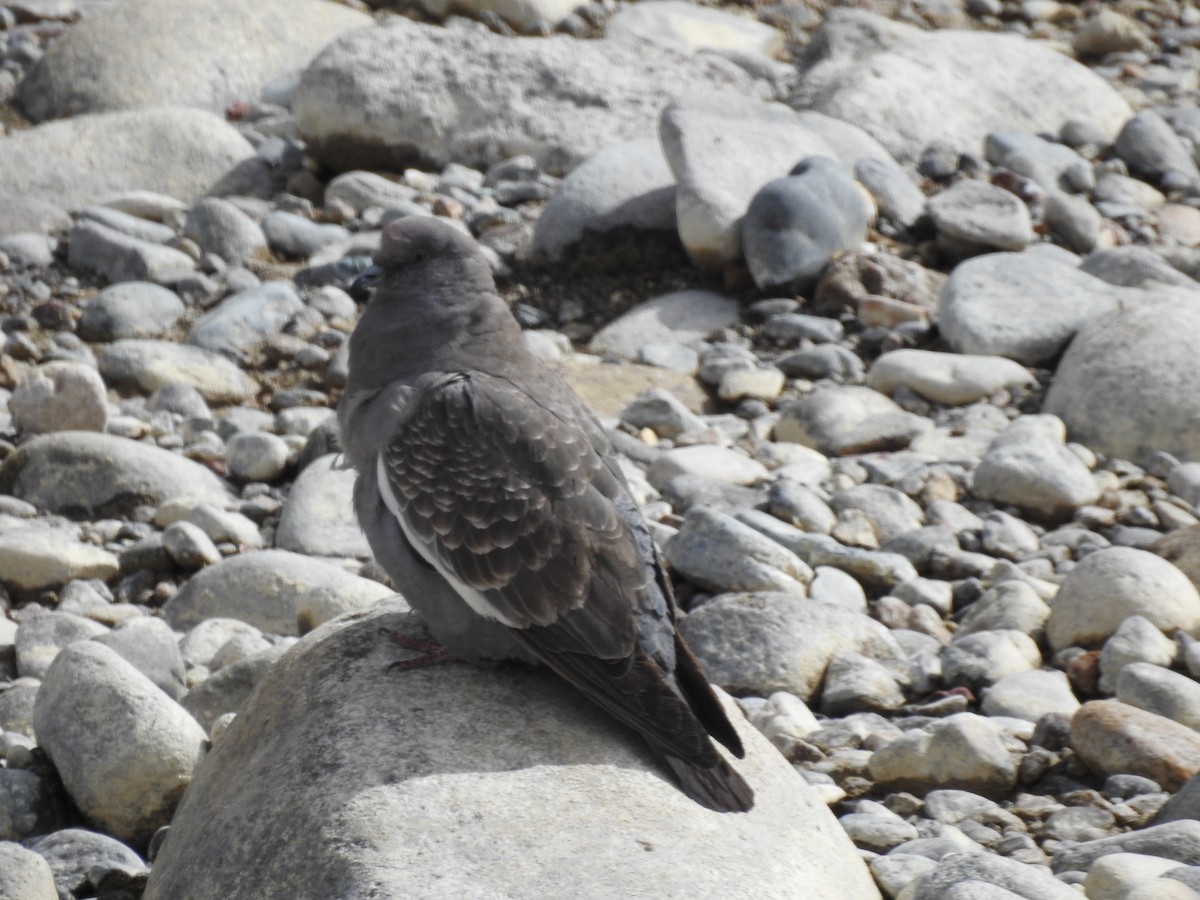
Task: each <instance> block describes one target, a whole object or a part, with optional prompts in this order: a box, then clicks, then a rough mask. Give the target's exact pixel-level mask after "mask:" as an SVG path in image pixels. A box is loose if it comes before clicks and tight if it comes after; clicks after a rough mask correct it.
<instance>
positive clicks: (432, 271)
mask: <svg viewBox="0 0 1200 900" xmlns="http://www.w3.org/2000/svg"><path fill="white" fill-rule="evenodd" d="M443 285H445V286H451V285H453V286H457V287H459V288H460V289H470V288H473V287H474V288H479V289H483V290H491V289H493V288H494V282H493V280H492V271H491V267H490V266H489V265H488V262H487V259H486V258H485V257H484V255H483V252H482V251H481V250H480V249H479V245H478V244H476V243H475V240H474V239H473V238H472V237H471V236H470V235H468V234H466V233H464V232H463V231H461V230H459V229H458V228H455V227H454V226H452V225H449V224H447V223H446V222H443V221H441V220H440V219H435V218H427V217H424V216H419V217H418V216H409V217H406V218H403V219H397V220H396V221H394V222H392V223H391V224H389V225H388V226H387V227H386V228H385V229H383V237H382V238H381V240H380V244H379V250H378V251H377V252H376V253H375V265H373V266H371V268H369V269H367V270H366V271H365V272H363V273H362V274H361V275H360V276H359V277H358V278H357V279H355V281H354V284H353V285H351V287H350V296H352V297H353V298H354V299H355V300H358V301H360V302H362V301H365V300H368V299H369V298H370V297H371V295H372V293H374V292H375V290H376V289H377V288H391V289H393V290H395V291H399V292H401V293H403V292H404V291H405V289H406V288H408V289H418V290H420V289H431V288H436V287H439V286H443ZM388 293H389V294H390V293H391V292H390V291H389V292H388Z"/></svg>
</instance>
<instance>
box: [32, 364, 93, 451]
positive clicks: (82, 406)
mask: <svg viewBox="0 0 1200 900" xmlns="http://www.w3.org/2000/svg"><path fill="white" fill-rule="evenodd" d="M8 405H9V410H10V411H11V412H12V417H13V424H14V425H16V426H17V430H18V431H19V432H21V433H23V434H37V433H45V432H50V431H103V430H104V425H105V423H106V422H107V421H108V393H107V391H106V390H105V387H104V381H103V380H102V379H101V378H100V375H99V374H98V373H97V372H96V370H95V369H93V368H92V367H91V366H86V365H83V364H82V363H75V362H50V363H46V364H45V365H42V366H39V367H38V368H36V369H34V370H33V371H32V372H30V373H29V374H28V375H26V376H25V377H24V378H22V379H21V383H20V384H18V385H17V388H16V390H14V391H13V393H12V397H11V398H10V399H9V403H8Z"/></svg>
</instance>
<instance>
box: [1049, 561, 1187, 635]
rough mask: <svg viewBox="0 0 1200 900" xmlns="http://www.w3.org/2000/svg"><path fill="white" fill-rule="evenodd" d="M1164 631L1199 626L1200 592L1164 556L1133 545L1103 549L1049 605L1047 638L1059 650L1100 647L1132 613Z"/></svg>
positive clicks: (1075, 571)
mask: <svg viewBox="0 0 1200 900" xmlns="http://www.w3.org/2000/svg"><path fill="white" fill-rule="evenodd" d="M1135 615H1140V616H1144V617H1145V618H1146V619H1148V620H1149V621H1150V622H1152V623H1153V624H1154V625H1156V626H1158V627H1159V628H1160V629H1162V630H1163V631H1173V630H1174V629H1177V628H1181V629H1183V630H1185V631H1191V630H1192V629H1194V628H1196V627H1197V626H1200V594H1198V593H1197V592H1196V588H1195V586H1194V585H1193V584H1192V583H1191V582H1190V581H1188V579H1187V576H1185V575H1184V574H1183V573H1182V572H1180V571H1179V569H1177V568H1175V566H1173V565H1171V564H1170V563H1169V562H1167V561H1166V560H1165V559H1162V558H1161V557H1158V556H1155V555H1154V554H1153V553H1147V552H1146V551H1145V550H1135V549H1133V548H1131V547H1110V548H1109V549H1106V550H1098V551H1096V552H1095V553H1091V554H1089V555H1087V556H1086V557H1084V558H1083V559H1082V560H1080V562H1079V564H1078V565H1077V566H1076V567H1075V568H1074V569H1072V570H1071V571H1070V572H1069V573H1068V574H1067V577H1066V578H1065V579H1064V580H1063V583H1062V586H1061V588H1059V591H1058V596H1056V597H1055V598H1054V603H1053V604H1052V605H1051V607H1050V618H1049V619H1047V621H1046V637H1047V639H1048V640H1049V642H1050V646H1051V647H1053V648H1054V649H1055V650H1061V649H1062V648H1063V647H1069V646H1071V645H1072V644H1078V645H1080V646H1089V645H1095V644H1098V643H1099V642H1101V641H1103V640H1104V639H1105V638H1107V637H1108V636H1109V635H1111V634H1112V633H1113V632H1114V631H1116V630H1117V627H1118V626H1119V625H1120V624H1121V623H1122V622H1123V621H1125V619H1127V618H1128V617H1130V616H1135Z"/></svg>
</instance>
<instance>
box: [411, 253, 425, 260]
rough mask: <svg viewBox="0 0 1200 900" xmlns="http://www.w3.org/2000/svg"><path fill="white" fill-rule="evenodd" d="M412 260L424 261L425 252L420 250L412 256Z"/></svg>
mask: <svg viewBox="0 0 1200 900" xmlns="http://www.w3.org/2000/svg"><path fill="white" fill-rule="evenodd" d="M413 262H425V252H424V251H422V252H420V253H417V254H415V255H414V256H413Z"/></svg>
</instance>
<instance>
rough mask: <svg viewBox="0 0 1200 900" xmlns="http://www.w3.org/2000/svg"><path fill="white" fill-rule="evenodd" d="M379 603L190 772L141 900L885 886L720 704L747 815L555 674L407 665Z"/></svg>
mask: <svg viewBox="0 0 1200 900" xmlns="http://www.w3.org/2000/svg"><path fill="white" fill-rule="evenodd" d="M381 629H388V630H397V631H400V632H403V633H406V634H414V633H420V631H419V628H418V624H417V621H416V620H415V618H412V617H407V616H404V615H402V614H398V613H397V612H396V611H395V609H394V608H393V607H391V606H390V605H385V606H380V607H378V608H376V609H375V610H373V611H370V612H363V613H358V614H354V615H350V616H345V617H342V618H341V619H338V620H337V621H336V622H331V623H329V624H328V625H326V626H324V627H322V628H320V629H318V630H317V631H315V632H313V633H312V634H310V635H309V636H308V637H306V638H305V639H304V640H302V641H301V642H300V643H299V644H298V645H297V646H296V647H294V648H293V649H292V650H291V651H290V652H289V653H288V654H287V655H286V656H285V657H283V658H282V659H281V660H280V661H279V662H278V663H276V665H275V668H274V669H273V671H272V672H271V673H270V675H268V676H267V678H266V680H265V681H264V682H263V683H262V684H261V685H260V686H259V688H258V690H257V691H256V693H255V694H254V696H253V697H252V698H251V700H250V702H249V703H248V705H247V706H246V707H245V708H244V709H243V710H242V712H241V713H240V714H239V715H238V717H237V718H236V719H235V720H234V722H233V724H232V725H231V726H230V727H229V729H228V730H227V731H225V732H224V734H223V735H222V736H221V737H220V738H219V739H218V741H217V743H216V746H215V747H214V749H213V751H212V753H211V754H209V756H208V757H207V758H206V759H205V761H204V763H203V764H202V766H201V767H200V770H199V771H198V772H197V775H196V778H195V780H194V781H193V783H192V786H191V788H190V790H189V791H188V794H187V796H186V797H185V798H184V800H183V802H182V804H181V805H180V808H179V810H178V812H177V813H176V816H175V819H174V821H173V823H172V826H171V831H170V833H169V834H168V836H167V840H166V842H165V843H164V844H163V847H162V849H161V851H160V852H159V855H158V857H157V859H156V861H155V865H154V868H153V871H152V872H151V876H150V883H149V885H148V887H147V890H146V894H145V897H146V900H164V898H174V897H181V896H187V897H189V898H191V900H209V898H212V900H216V898H220V900H239V898H258V897H263V896H268V895H269V896H288V897H291V898H294V900H305V898H327V897H338V898H341V900H359V898H364V900H365V898H368V897H380V896H389V897H422V898H425V900H438V898H455V900H458V898H483V897H579V896H596V890H597V886H598V885H603V886H604V887H603V890H604V894H605V895H606V896H614V897H617V896H626V897H647V896H653V897H689V898H696V897H728V896H741V897H745V896H758V897H783V896H802V897H813V898H817V897H827V898H834V897H836V898H839V900H858V898H878V896H879V894H878V891H877V890H876V888H875V886H874V884H873V883H872V881H871V878H870V876H869V874H868V872H867V869H866V867H865V866H864V864H863V863H862V861H861V860H860V859H859V857H858V853H857V851H856V850H855V849H854V847H853V846H852V845H851V843H850V841H849V839H848V838H847V837H846V836H845V834H844V833H843V832H842V830H841V829H840V828H839V827H838V825H837V823H836V822H835V821H834V819H833V817H832V816H831V815H830V814H829V812H828V810H827V809H826V807H825V804H824V803H822V802H821V800H820V799H819V798H818V797H817V796H816V794H815V793H814V792H813V791H812V790H811V789H810V788H809V787H808V786H807V785H806V784H805V783H804V781H803V780H802V779H800V778H799V776H797V775H796V773H795V771H794V770H793V769H792V767H791V766H790V765H789V764H788V763H787V761H786V760H784V758H783V757H782V756H780V755H779V754H778V753H777V752H776V751H775V750H774V748H773V747H772V746H771V745H770V744H769V743H768V742H767V741H766V739H765V738H763V737H761V736H760V735H759V734H758V733H757V732H755V731H754V729H753V728H752V727H750V726H749V724H748V723H747V722H746V721H745V720H744V719H743V718H742V716H741V715H740V713H738V712H737V710H736V709H733V708H732V704H731V708H730V712H731V715H732V717H733V719H734V721H735V722H736V723H737V727H738V731H739V733H740V735H741V737H742V740H743V741H744V742H745V743H746V745H747V748H748V754H747V758H746V759H744V760H742V761H739V762H738V763H737V766H738V769H739V771H741V772H742V773H743V775H745V777H746V778H747V780H748V781H749V782H750V784H751V785H752V786H753V787H754V790H755V792H756V795H757V801H756V805H755V808H754V810H753V811H752V812H750V813H746V814H734V813H714V812H711V811H709V810H706V809H704V808H702V807H700V806H698V805H697V804H695V803H694V802H692V801H691V800H689V799H688V798H687V797H686V796H685V795H684V794H683V793H682V792H681V791H680V790H679V789H678V787H676V785H675V784H674V783H673V782H672V781H671V779H670V778H669V776H668V775H667V774H666V772H665V771H664V770H663V769H662V767H661V766H660V765H659V764H658V763H657V761H656V760H655V758H654V756H653V755H652V754H651V753H650V751H649V750H648V749H647V747H646V745H645V744H643V743H642V742H641V741H640V740H639V739H638V738H637V737H636V736H635V735H633V734H632V733H631V732H629V731H628V730H626V729H624V728H621V727H620V726H618V725H616V724H615V723H614V722H613V720H611V719H610V718H609V717H607V716H606V715H605V714H604V713H602V712H600V711H599V710H598V709H596V708H594V707H593V706H592V705H591V704H588V703H584V702H581V700H580V697H579V694H578V693H577V692H575V691H574V689H572V688H570V687H569V686H568V685H566V684H565V683H563V682H561V681H559V680H558V679H557V678H555V677H553V676H552V675H551V674H550V673H548V672H545V671H541V670H537V671H533V670H528V669H505V668H501V669H494V670H482V669H478V668H474V667H471V666H467V665H464V664H459V663H452V664H446V665H443V666H439V667H437V668H433V669H423V670H414V671H409V672H404V673H398V672H389V671H388V666H389V664H390V663H392V662H394V661H395V660H396V659H398V658H400V655H401V652H400V651H398V650H397V649H396V647H395V645H393V644H391V643H390V642H389V641H388V640H387V639H386V638H384V637H381V636H380V634H379V632H380V630H381Z"/></svg>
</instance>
